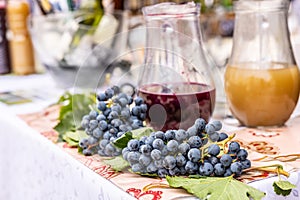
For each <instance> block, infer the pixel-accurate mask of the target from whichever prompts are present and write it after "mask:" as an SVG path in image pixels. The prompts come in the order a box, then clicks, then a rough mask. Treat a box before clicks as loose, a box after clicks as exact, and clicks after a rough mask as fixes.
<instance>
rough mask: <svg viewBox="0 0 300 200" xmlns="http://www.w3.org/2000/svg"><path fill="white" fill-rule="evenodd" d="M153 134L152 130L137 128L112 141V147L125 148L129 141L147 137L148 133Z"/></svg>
mask: <svg viewBox="0 0 300 200" xmlns="http://www.w3.org/2000/svg"><path fill="white" fill-rule="evenodd" d="M151 132H153V129H152V128H149V127H143V128H138V129H135V130H132V131H129V132H126V133H125V134H124V135H122V136H121V137H119V138H118V139H116V140H115V141H114V145H115V146H116V147H118V148H121V149H123V148H125V147H126V146H127V143H128V142H129V140H131V139H133V138H134V139H140V138H141V137H142V136H149V135H150V133H151Z"/></svg>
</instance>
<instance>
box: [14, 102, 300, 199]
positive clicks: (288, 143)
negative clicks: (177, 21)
mask: <svg viewBox="0 0 300 200" xmlns="http://www.w3.org/2000/svg"><path fill="white" fill-rule="evenodd" d="M57 116H58V107H50V108H48V109H46V110H45V111H43V112H40V113H33V114H27V115H22V116H20V117H21V118H22V119H23V120H24V121H25V122H26V123H27V124H28V125H29V126H31V127H32V128H34V129H36V130H38V131H39V132H40V133H41V134H42V135H43V136H45V137H46V138H48V139H49V140H51V141H53V142H55V141H56V139H57V136H58V134H57V133H56V132H55V131H54V130H53V127H54V126H55V124H56V123H57V120H56V119H57ZM298 130H300V118H296V119H294V120H293V121H292V122H289V124H288V127H282V128H275V129H265V130H263V129H248V128H242V129H238V130H237V131H234V132H231V133H229V134H233V133H235V134H236V137H235V139H234V140H236V141H239V142H240V143H241V145H242V147H243V148H246V149H247V150H248V151H249V157H250V159H251V161H252V165H254V166H265V165H269V164H274V163H276V164H281V165H283V166H284V168H285V170H287V171H289V172H294V173H292V176H291V177H290V178H289V180H291V182H292V183H294V184H296V185H297V188H295V189H293V190H292V193H291V194H290V195H289V196H288V197H281V196H278V195H276V194H274V192H273V187H272V183H273V181H274V180H273V179H274V178H272V176H274V173H269V172H266V171H254V172H253V171H252V172H249V173H246V174H245V175H243V177H242V181H244V182H247V183H249V184H250V185H252V186H254V187H256V188H258V189H260V190H262V191H264V192H267V196H266V197H265V198H264V199H289V200H292V199H300V198H299V194H300V193H299V192H300V191H299V188H300V172H299V168H300V133H298ZM223 131H226V130H223ZM56 144H57V145H58V146H59V147H60V148H61V149H62V150H63V151H65V152H67V153H69V154H70V155H72V156H73V157H74V158H75V159H76V160H78V161H80V162H81V163H83V164H84V165H85V166H87V167H88V168H90V169H92V170H93V171H94V172H95V173H97V174H99V175H101V176H103V177H105V178H106V179H109V180H110V181H111V182H113V183H114V184H115V185H117V186H118V187H120V188H122V189H123V190H124V191H126V192H128V193H129V194H131V195H133V196H134V197H135V198H137V199H153V200H159V199H173V198H177V197H190V198H192V196H191V195H189V194H187V193H186V192H185V191H184V190H182V189H173V188H168V187H165V186H166V185H167V182H166V181H165V180H164V179H159V178H148V177H142V176H139V175H137V174H132V173H129V172H115V171H114V170H113V169H111V168H110V166H107V165H105V164H104V163H103V162H102V160H103V158H101V157H100V156H98V155H94V156H89V157H85V156H83V155H82V154H79V153H78V151H77V149H76V148H71V147H69V146H68V145H66V144H65V143H56ZM270 177H271V178H270ZM262 179H263V181H258V180H262ZM276 180H277V179H276ZM266 183H268V184H266Z"/></svg>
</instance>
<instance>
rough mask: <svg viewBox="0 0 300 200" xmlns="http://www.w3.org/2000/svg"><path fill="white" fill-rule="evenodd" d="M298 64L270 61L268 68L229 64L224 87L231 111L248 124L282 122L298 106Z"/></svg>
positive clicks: (254, 125) (275, 123) (299, 82)
mask: <svg viewBox="0 0 300 200" xmlns="http://www.w3.org/2000/svg"><path fill="white" fill-rule="evenodd" d="M299 88H300V76H299V70H298V67H297V66H295V65H292V66H287V65H284V64H280V63H279V64H278V63H276V64H271V65H270V64H269V65H268V67H266V69H265V70H264V69H262V68H261V67H260V68H259V69H255V68H253V66H251V68H248V67H247V66H242V67H241V66H227V68H226V72H225V91H226V95H227V99H228V103H229V107H230V109H231V112H232V114H233V115H234V116H235V117H236V118H237V119H238V120H239V121H240V122H241V123H242V124H243V125H246V126H250V127H251V126H252V127H256V126H278V125H283V124H284V123H285V122H286V121H287V120H288V119H289V118H290V115H291V114H292V112H293V110H294V108H295V107H296V104H297V101H298V97H299Z"/></svg>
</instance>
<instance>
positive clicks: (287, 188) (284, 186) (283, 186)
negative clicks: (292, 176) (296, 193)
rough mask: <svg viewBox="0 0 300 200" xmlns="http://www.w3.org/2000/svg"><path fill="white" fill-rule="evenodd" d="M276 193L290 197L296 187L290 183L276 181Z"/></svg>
mask: <svg viewBox="0 0 300 200" xmlns="http://www.w3.org/2000/svg"><path fill="white" fill-rule="evenodd" d="M273 187H274V192H275V193H276V194H278V195H282V196H288V195H289V194H290V193H291V191H292V189H293V188H296V185H294V184H292V183H290V182H289V181H281V180H280V181H275V182H274V183H273Z"/></svg>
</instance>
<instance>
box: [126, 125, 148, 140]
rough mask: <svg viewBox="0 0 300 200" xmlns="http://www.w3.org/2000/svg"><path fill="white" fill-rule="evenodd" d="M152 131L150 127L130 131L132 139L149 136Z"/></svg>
mask: <svg viewBox="0 0 300 200" xmlns="http://www.w3.org/2000/svg"><path fill="white" fill-rule="evenodd" d="M153 131H154V130H153V128H151V127H143V128H139V129H135V130H132V131H131V133H132V137H133V138H135V139H140V138H141V137H142V136H149V135H150V133H152V132H153Z"/></svg>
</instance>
